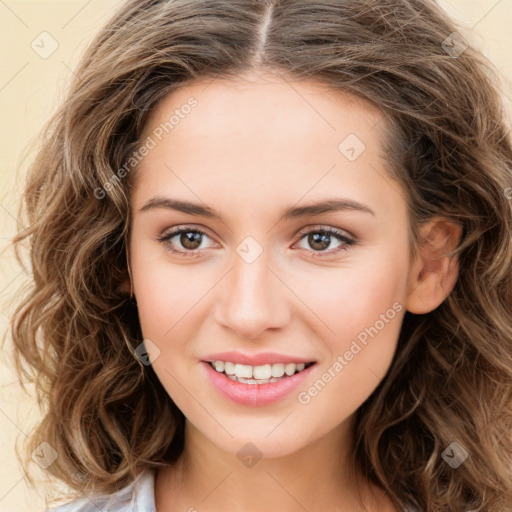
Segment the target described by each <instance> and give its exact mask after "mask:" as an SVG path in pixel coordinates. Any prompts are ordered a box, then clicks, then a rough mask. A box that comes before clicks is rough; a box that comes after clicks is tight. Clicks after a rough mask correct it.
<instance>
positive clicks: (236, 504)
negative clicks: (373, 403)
mask: <svg viewBox="0 0 512 512" xmlns="http://www.w3.org/2000/svg"><path fill="white" fill-rule="evenodd" d="M350 432H351V424H350V423H348V422H346V423H343V424H341V425H340V426H338V427H337V428H336V429H334V430H332V431H330V432H329V433H328V434H327V435H326V436H324V437H322V438H320V439H318V440H316V441H314V442H312V443H311V444H309V445H307V446H304V447H302V448H301V449H299V450H297V451H296V452H294V453H291V454H289V455H286V456H282V457H275V458H265V457H264V456H263V457H262V458H261V459H259V458H258V455H257V454H256V453H255V451H253V450H251V449H250V448H249V447H245V448H242V446H244V445H245V443H241V446H240V449H239V450H238V454H239V455H237V451H235V453H229V452H226V451H223V450H221V449H220V448H219V447H218V446H216V445H215V444H213V443H212V442H211V441H210V440H209V439H208V438H206V437H205V436H203V435H202V434H201V433H200V432H199V431H198V430H197V429H196V428H195V427H194V426H193V425H192V424H191V423H189V422H188V421H187V423H186V427H185V449H184V451H183V453H182V455H181V457H180V458H179V460H178V461H177V462H176V464H174V465H173V466H171V467H167V468H164V469H161V470H160V471H159V472H158V475H157V479H156V484H155V501H156V508H157V510H158V511H159V512H160V511H161V512H168V511H169V512H171V511H174V510H187V511H191V512H194V511H196V510H201V511H205V512H210V511H211V512H217V511H221V510H222V511H224V510H243V511H244V512H257V511H259V512H261V510H265V511H266V512H297V510H307V511H308V512H313V511H316V510H319V511H320V510H322V511H323V510H339V511H343V512H356V511H362V510H364V508H363V506H364V507H366V510H367V511H368V512H372V511H374V510H375V511H377V510H378V511H379V512H384V511H386V512H387V511H395V509H394V508H392V507H391V505H390V502H389V500H388V499H387V498H386V497H385V495H384V493H383V492H382V491H380V489H378V488H376V487H374V486H371V485H370V484H368V483H367V482H366V483H365V482H363V480H362V479H361V478H360V477H359V476H357V475H354V474H352V472H351V471H350V470H349V468H350V467H351V465H350V452H349V448H350V446H351V444H350V443H349V442H346V440H347V439H350V438H351V436H350V435H349V434H350ZM358 491H360V493H358ZM359 498H361V500H360V499H359Z"/></svg>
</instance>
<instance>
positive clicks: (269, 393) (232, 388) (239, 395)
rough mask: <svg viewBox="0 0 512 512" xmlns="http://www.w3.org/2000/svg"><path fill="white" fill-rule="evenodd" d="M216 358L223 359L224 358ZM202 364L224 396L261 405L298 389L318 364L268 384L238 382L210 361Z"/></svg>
mask: <svg viewBox="0 0 512 512" xmlns="http://www.w3.org/2000/svg"><path fill="white" fill-rule="evenodd" d="M216 360H217V361H218V360H221V361H222V359H216ZM228 360H229V359H228ZM281 361H282V360H281ZM233 362H234V361H233ZM201 366H202V367H203V368H204V371H205V373H206V377H207V378H208V380H209V381H210V383H211V384H212V385H213V387H214V388H215V389H216V390H217V391H218V392H219V393H220V394H221V395H222V396H224V397H226V398H228V399H229V400H231V401H233V402H235V403H238V404H241V405H246V406H255V407H261V406H264V405H268V404H271V403H273V402H277V401H278V400H281V399H282V398H284V397H286V395H288V394H290V393H291V392H292V391H293V390H294V389H297V388H298V387H299V386H300V385H301V384H303V383H304V381H305V380H306V379H307V378H308V377H309V375H310V374H311V371H312V369H313V368H315V366H316V364H312V365H311V366H309V367H308V368H305V369H304V370H302V371H301V372H299V373H296V374H295V375H292V376H291V377H285V378H283V379H279V380H277V381H275V382H269V383H267V384H244V383H242V382H236V381H234V380H231V379H230V378H228V377H226V375H224V373H220V372H218V371H216V370H215V369H214V368H213V367H212V366H211V364H210V363H208V362H205V361H202V362H201Z"/></svg>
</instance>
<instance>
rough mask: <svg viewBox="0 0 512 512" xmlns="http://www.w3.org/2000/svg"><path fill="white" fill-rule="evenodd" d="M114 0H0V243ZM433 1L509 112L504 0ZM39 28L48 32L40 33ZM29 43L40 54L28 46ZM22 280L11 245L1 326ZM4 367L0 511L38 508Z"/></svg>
mask: <svg viewBox="0 0 512 512" xmlns="http://www.w3.org/2000/svg"><path fill="white" fill-rule="evenodd" d="M122 3H123V2H122V0H80V1H76V0H46V1H43V0H41V1H23V0H17V1H14V0H0V47H1V48H2V50H3V51H2V54H1V57H0V58H1V67H0V112H1V113H2V118H1V119H2V122H1V134H0V250H2V249H3V248H4V247H5V246H6V244H7V243H8V241H9V239H10V238H11V236H12V235H13V233H15V232H16V230H19V229H22V228H23V226H20V225H17V222H16V212H17V205H18V201H19V196H20V190H21V189H22V185H23V172H24V169H25V167H26V163H28V162H27V161H25V163H22V157H23V156H24V155H25V152H24V151H25V148H26V146H27V145H28V144H29V143H30V142H32V141H33V140H34V139H35V138H36V137H37V134H38V131H39V130H40V128H41V127H42V125H43V123H44V122H45V121H46V120H47V119H48V118H49V116H50V115H51V113H52V112H53V110H54V108H55V106H56V105H57V104H58V102H59V100H60V99H62V98H63V96H64V93H65V87H66V84H67V83H68V81H69V77H70V76H71V74H72V73H73V69H74V68H75V66H76V63H77V61H78V59H79V57H80V55H81V53H82V51H83V49H84V48H85V47H86V46H87V44H88V43H89V41H90V40H91V38H92V37H93V35H94V34H95V32H96V31H97V29H98V28H99V27H100V26H101V25H102V24H103V21H104V20H105V18H106V17H108V16H110V14H111V13H112V12H113V11H114V10H115V9H116V8H117V6H119V5H121V4H122ZM440 4H441V6H442V7H443V8H445V9H446V10H447V11H448V13H449V14H451V15H452V16H453V17H454V18H455V20H457V21H459V22H460V23H462V26H463V29H461V33H462V34H463V35H464V37H465V38H466V39H467V40H468V41H470V43H471V44H472V45H473V46H474V47H476V48H479V49H480V50H481V51H482V52H483V53H484V54H485V55H486V56H487V57H488V58H489V59H491V60H492V61H493V62H494V64H495V65H496V66H497V68H498V69H499V71H500V72H501V73H502V75H503V76H504V77H505V81H504V85H503V86H502V92H503V97H504V102H505V104H506V106H507V108H508V109H509V112H512V99H511V98H512V87H511V85H510V78H511V77H512V56H511V54H510V49H511V48H512V31H511V30H510V23H511V22H512V0H447V1H446V0H441V1H440ZM44 32H47V33H48V34H49V35H50V36H48V35H46V34H43V35H41V34H42V33H44ZM447 35H448V34H447ZM41 38H44V43H42V42H41ZM53 41H55V42H53ZM52 44H53V45H54V46H56V45H58V47H56V50H55V51H54V52H53V53H52V54H51V55H50V56H47V55H44V51H43V47H44V48H45V49H46V51H49V50H50V49H51V48H52V47H51V45H52ZM37 45H39V48H41V50H38V51H39V52H40V53H43V55H40V53H37V51H35V50H34V49H33V47H36V48H37V47H38V46H37ZM28 161H30V154H29V160H28ZM21 164H23V165H21ZM20 165H21V167H20ZM26 280H27V274H26V272H25V271H24V270H23V269H21V268H20V267H18V266H16V265H15V263H14V259H13V256H12V252H6V253H4V254H2V255H1V263H0V312H1V316H0V330H1V332H2V333H3V332H5V331H6V329H7V328H8V321H9V314H10V311H12V300H13V298H15V295H16V291H17V289H18V288H19V286H20V285H22V284H23V282H24V281H26ZM7 346H9V345H7ZM11 367H12V364H11V363H10V361H9V359H8V357H7V355H6V354H5V353H2V354H1V358H0V432H1V436H0V453H1V460H2V463H1V464H0V511H17V512H36V511H43V510H44V508H45V502H44V494H43V487H42V486H38V488H37V490H34V489H30V488H29V487H28V486H27V485H26V482H25V479H24V474H23V471H22V469H21V467H20V465H19V463H18V461H17V459H16V456H15V451H14V445H15V442H17V443H20V442H22V441H23V439H24V438H25V437H26V435H27V434H28V433H29V432H30V430H31V429H32V428H33V427H34V425H35V424H36V423H37V421H38V419H39V417H40V416H39V414H40V413H39V410H38V407H37V403H36V401H35V400H34V399H33V398H30V397H28V396H26V395H25V394H24V393H22V391H21V389H20V387H19V384H18V383H17V377H16V376H15V375H14V374H13V372H12V368H11ZM28 389H29V390H30V389H31V388H30V387H29V388H28ZM43 476H44V473H43V472H41V477H43Z"/></svg>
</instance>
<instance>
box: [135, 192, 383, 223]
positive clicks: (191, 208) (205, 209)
mask: <svg viewBox="0 0 512 512" xmlns="http://www.w3.org/2000/svg"><path fill="white" fill-rule="evenodd" d="M158 208H164V209H167V210H174V211H178V212H182V213H188V214H189V215H197V216H201V217H208V218H210V219H220V218H221V216H220V215H219V214H218V213H217V212H216V211H215V210H214V209H213V208H210V207H209V206H203V205H201V204H198V203H193V202H190V201H182V200H177V199H172V198H170V197H161V196H155V197H152V198H151V199H149V200H148V201H147V202H146V204H145V205H144V206H143V207H142V208H141V209H140V210H139V212H146V211H150V210H154V209H158ZM346 210H351V211H360V212H364V213H369V214H371V215H374V216H375V215H376V214H375V212H374V211H373V210H372V209H371V208H370V207H369V206H366V205H365V204H362V203H359V202H358V201H354V200H352V199H345V198H332V199H324V200H322V201H318V202H316V203H311V204H306V205H303V206H292V207H290V208H287V209H286V210H285V211H284V213H283V214H282V215H281V217H280V219H279V220H280V221H281V220H289V219H298V218H303V217H313V216H315V215H320V214H322V213H329V212H336V211H346Z"/></svg>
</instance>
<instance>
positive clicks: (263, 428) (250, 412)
mask: <svg viewBox="0 0 512 512" xmlns="http://www.w3.org/2000/svg"><path fill="white" fill-rule="evenodd" d="M187 105H188V106H187ZM171 116H174V117H171ZM170 119H171V121H170ZM165 123H167V124H165ZM383 125H384V119H383V116H382V114H381V113H380V112H379V111H378V110H377V109H376V108H375V107H373V106H372V105H370V104H368V103H366V102H363V101H362V100H359V99H356V98H355V97H352V96H350V95H348V94H342V93H339V92H337V93H334V92H329V91H328V90H327V89H326V88H325V87H323V86H322V85H320V84H318V83H315V82H304V81H303V82H292V81H285V80H281V79H277V78H271V77H270V76H266V77H254V76H253V77H250V78H248V77H245V80H242V79H237V80H236V81H235V80H231V81H227V80H220V79H219V80H213V81H201V82H195V83H193V84H191V85H187V86H185V87H183V88H181V89H179V90H177V91H174V92H173V93H171V94H170V95H169V96H167V97H166V98H164V100H163V101H162V102H161V103H160V104H159V105H158V107H157V108H156V109H155V110H154V111H153V112H152V115H151V117H150V119H149V120H148V123H147V125H146V128H145V133H144V140H145V142H146V145H147V148H148V149H147V151H145V152H144V153H146V154H145V156H144V157H143V158H142V160H141V161H140V164H139V166H138V168H137V169H136V174H134V176H133V177H134V178H136V179H135V180H134V188H133V192H132V198H131V200H132V207H133V222H132V226H131V239H130V246H129V253H130V262H131V275H132V281H133V290H134V294H135V296H136V299H137V304H138V312H139V318H140V323H141V327H142V332H143V335H144V338H145V339H146V342H145V343H146V348H147V351H148V353H149V357H150V359H151V360H152V365H153V369H154V371H155V372H156V374H157V375H158V377H159V379H160V381H161V383H162V385H163V387H164V388H165V389H166V391H167V392H168V394H169V395H170V397H171V398H172V399H173V400H174V402H175V403H176V404H177V406H178V407H179V408H180V409H181V410H182V411H183V413H184V415H185V416H186V418H187V420H188V421H189V422H190V424H192V425H193V426H194V427H195V429H196V430H197V431H199V432H201V433H202V434H203V435H204V436H205V437H206V438H208V439H209V440H210V441H211V442H212V443H214V444H215V445H216V446H217V447H219V448H221V449H223V450H225V451H228V452H232V453H235V452H236V451H237V450H239V449H240V446H241V445H243V444H244V442H252V443H253V444H255V445H256V446H257V447H258V449H259V450H260V451H261V452H263V453H264V454H265V455H266V456H268V457H275V456H283V455H286V454H290V453H293V452H294V451H296V450H299V449H301V448H303V447H305V446H307V445H308V444H310V443H313V442H314V441H315V440H318V439H319V438H321V437H322V436H325V435H327V434H329V433H331V432H333V431H335V429H340V428H342V426H343V425H347V424H348V423H349V421H350V419H351V418H353V415H354V413H355V411H356V410H357V409H358V407H359V406H360V405H361V404H362V403H363V402H364V401H365V400H366V399H367V398H368V396H369V395H370V394H371V393H372V391H373V390H374V389H375V388H376V387H377V385H378V384H379V382H380V380H381V379H382V378H383V377H384V375H385V374H386V372H387V370H388V368H389V365H390V363H391V361H392V358H393V355H394V351H395V347H396V343H397V339H398V335H399V332H400V326H401V322H402V319H403V315H404V313H405V300H406V296H407V286H408V269H409V268H410V261H409V245H408V234H407V233H408V229H407V228H408V218H407V211H406V205H405V201H404V196H403V193H402V192H401V188H400V186H399V185H398V183H396V182H394V181H393V180H392V179H391V178H390V176H389V175H388V174H387V172H386V170H385V163H384V155H383V153H382V151H383V149H382V141H381V137H382V132H381V130H382V128H383ZM166 132H167V133H166ZM141 154H142V152H141ZM326 201H331V202H332V203H330V204H331V206H334V207H335V208H334V209H330V208H311V209H308V208H305V207H309V206H311V205H314V204H316V203H324V202H326ZM177 202H181V203H185V202H187V203H194V204H195V205H197V207H190V206H188V207H186V208H185V207H183V206H184V205H183V204H182V205H181V207H179V205H178V203H177ZM336 202H338V203H337V204H336ZM179 230H182V231H181V232H180V231H179ZM149 340H150V341H149ZM225 352H229V354H220V353H225ZM219 354H220V355H219ZM214 360H222V361H225V362H228V363H238V364H239V365H240V366H237V367H236V369H235V371H236V372H237V373H239V372H242V374H244V373H243V372H246V371H249V372H251V371H252V372H253V373H252V375H251V378H254V377H260V378H261V379H264V378H265V376H267V377H268V372H269V371H270V372H272V371H274V375H276V374H277V375H279V373H280V372H281V371H282V370H281V365H280V363H283V364H284V365H288V371H289V372H292V371H295V372H297V373H295V374H294V375H293V376H288V375H287V374H286V373H285V374H284V376H282V377H281V378H278V377H274V378H276V379H277V380H276V381H275V382H268V383H266V384H259V383H258V384H255V383H253V384H249V383H239V382H235V381H233V380H232V378H229V377H228V376H226V375H225V373H224V372H226V371H228V372H231V371H233V365H231V364H227V365H224V366H223V365H222V364H221V363H218V369H219V370H222V368H224V372H222V373H221V372H218V371H216V370H215V369H213V368H212V364H210V363H209V362H208V361H214ZM301 361H302V362H303V363H308V362H314V364H313V365H311V366H306V367H305V369H304V370H302V371H300V372H299V371H298V370H300V368H301V367H300V366H295V367H293V366H290V365H291V364H293V363H294V362H295V363H299V364H300V362H301ZM247 363H253V364H249V365H248V364H247ZM254 367H263V369H254ZM247 368H249V370H248V369H247ZM284 369H285V370H286V366H284ZM244 375H247V376H248V375H249V374H244ZM270 375H273V374H272V373H270ZM233 378H234V376H233ZM247 378H249V377H247ZM271 378H272V377H271ZM283 419H284V420H283ZM270 433H271V434H270Z"/></svg>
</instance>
